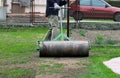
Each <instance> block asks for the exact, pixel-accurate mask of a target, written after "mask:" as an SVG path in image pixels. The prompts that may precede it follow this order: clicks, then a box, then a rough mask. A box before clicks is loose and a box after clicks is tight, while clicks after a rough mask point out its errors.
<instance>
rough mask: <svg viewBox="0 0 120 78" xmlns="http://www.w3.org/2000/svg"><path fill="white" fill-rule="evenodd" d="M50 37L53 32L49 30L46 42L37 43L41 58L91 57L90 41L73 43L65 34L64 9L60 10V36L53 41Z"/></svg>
mask: <svg viewBox="0 0 120 78" xmlns="http://www.w3.org/2000/svg"><path fill="white" fill-rule="evenodd" d="M50 36H51V31H50V30H49V31H48V32H47V34H46V36H45V38H44V41H38V42H37V47H38V50H39V56H40V57H87V56H89V48H90V47H89V41H86V40H85V41H72V39H70V38H69V37H67V36H66V34H64V33H63V26H62V8H60V34H59V35H58V36H57V37H56V38H55V39H53V40H50ZM60 39H61V40H60ZM64 40H65V41H64Z"/></svg>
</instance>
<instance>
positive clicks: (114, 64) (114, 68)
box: [103, 57, 120, 74]
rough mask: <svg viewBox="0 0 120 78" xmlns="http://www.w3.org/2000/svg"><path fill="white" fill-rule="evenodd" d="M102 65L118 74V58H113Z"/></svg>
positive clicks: (119, 67) (119, 62)
mask: <svg viewBox="0 0 120 78" xmlns="http://www.w3.org/2000/svg"><path fill="white" fill-rule="evenodd" d="M103 64H105V65H106V66H107V67H108V68H110V69H111V70H112V71H113V72H115V73H117V74H120V57H117V58H113V59H111V60H108V61H104V62H103Z"/></svg>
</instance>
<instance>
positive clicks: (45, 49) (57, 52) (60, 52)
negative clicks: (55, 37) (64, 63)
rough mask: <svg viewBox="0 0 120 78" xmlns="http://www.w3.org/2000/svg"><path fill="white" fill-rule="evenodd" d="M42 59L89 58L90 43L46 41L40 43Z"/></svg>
mask: <svg viewBox="0 0 120 78" xmlns="http://www.w3.org/2000/svg"><path fill="white" fill-rule="evenodd" d="M39 45H40V50H39V51H40V55H39V56H40V57H87V56H89V43H88V41H45V42H40V43H39Z"/></svg>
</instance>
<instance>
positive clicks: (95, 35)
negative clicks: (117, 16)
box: [71, 29, 120, 45]
mask: <svg viewBox="0 0 120 78" xmlns="http://www.w3.org/2000/svg"><path fill="white" fill-rule="evenodd" d="M119 33H120V30H84V29H74V30H73V31H72V34H71V37H72V39H73V40H89V41H90V43H91V44H92V45H96V42H95V41H96V40H97V41H99V40H100V38H102V40H101V44H104V45H106V44H108V45H111V44H114V45H120V37H119V35H120V34H119ZM113 42H115V43H113Z"/></svg>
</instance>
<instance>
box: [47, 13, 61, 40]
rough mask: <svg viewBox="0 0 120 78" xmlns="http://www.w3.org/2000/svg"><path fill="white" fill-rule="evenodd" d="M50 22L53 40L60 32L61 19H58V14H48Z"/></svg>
mask: <svg viewBox="0 0 120 78" xmlns="http://www.w3.org/2000/svg"><path fill="white" fill-rule="evenodd" d="M48 22H49V24H50V29H52V34H51V40H53V39H54V38H56V37H57V36H58V34H59V20H58V16H55V15H50V16H48Z"/></svg>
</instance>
